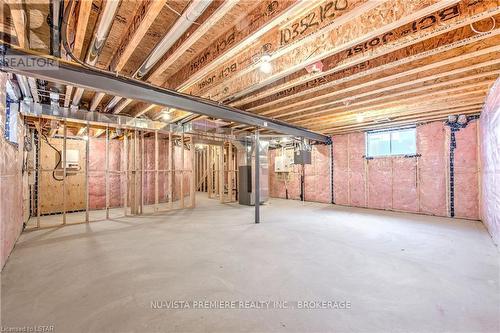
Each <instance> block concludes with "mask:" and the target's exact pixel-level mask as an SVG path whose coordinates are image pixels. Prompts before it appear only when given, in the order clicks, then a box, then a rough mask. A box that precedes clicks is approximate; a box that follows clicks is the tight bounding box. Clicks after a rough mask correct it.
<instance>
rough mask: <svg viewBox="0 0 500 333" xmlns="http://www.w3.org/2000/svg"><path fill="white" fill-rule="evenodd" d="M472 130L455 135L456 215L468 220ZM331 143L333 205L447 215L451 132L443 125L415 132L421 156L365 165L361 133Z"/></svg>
mask: <svg viewBox="0 0 500 333" xmlns="http://www.w3.org/2000/svg"><path fill="white" fill-rule="evenodd" d="M476 128H477V125H476V123H475V122H471V123H470V124H469V125H468V126H467V127H466V128H465V129H462V130H460V131H459V132H457V133H456V134H457V148H456V150H455V189H456V191H455V204H456V207H455V209H456V211H455V212H456V216H457V217H463V218H469V219H477V218H478V207H477V206H478V198H477V194H478V182H477V172H478V171H477V170H478V165H477V142H476V141H477V139H476V137H477V133H476V130H477V129H476ZM332 140H333V164H334V165H333V191H334V201H335V203H336V204H339V205H350V206H359V207H367V208H376V209H386V210H397V211H406V212H414V213H415V212H421V213H424V214H431V215H439V216H447V214H448V212H447V207H446V201H447V190H446V188H447V182H448V178H447V172H448V168H449V163H448V159H449V154H448V152H449V128H447V127H445V126H444V124H443V122H440V121H438V122H433V123H429V124H425V125H421V126H418V127H417V153H419V154H421V156H420V157H411V158H408V157H398V156H394V157H378V158H374V159H369V160H365V159H364V158H363V155H364V154H365V134H364V133H353V134H344V135H335V136H333V138H332ZM365 174H366V178H365ZM365 188H366V190H367V193H365ZM365 194H366V199H367V202H365Z"/></svg>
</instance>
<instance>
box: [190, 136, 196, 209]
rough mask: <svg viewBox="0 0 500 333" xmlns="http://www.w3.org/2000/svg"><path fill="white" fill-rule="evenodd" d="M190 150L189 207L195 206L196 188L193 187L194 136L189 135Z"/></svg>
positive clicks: (194, 166) (194, 169)
mask: <svg viewBox="0 0 500 333" xmlns="http://www.w3.org/2000/svg"><path fill="white" fill-rule="evenodd" d="M190 142H191V151H190V152H189V155H190V159H191V178H190V180H191V182H190V190H189V196H190V199H191V205H190V207H191V208H195V206H196V189H195V177H194V176H195V171H196V165H195V147H194V137H193V136H192V135H191V140H190Z"/></svg>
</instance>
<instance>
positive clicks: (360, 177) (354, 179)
mask: <svg viewBox="0 0 500 333" xmlns="http://www.w3.org/2000/svg"><path fill="white" fill-rule="evenodd" d="M348 148H349V155H348V158H349V198H350V202H349V205H351V206H357V207H366V197H365V182H366V179H365V159H364V158H363V156H364V155H365V133H352V134H348Z"/></svg>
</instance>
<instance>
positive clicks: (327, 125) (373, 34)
mask: <svg viewBox="0 0 500 333" xmlns="http://www.w3.org/2000/svg"><path fill="white" fill-rule="evenodd" d="M189 4H190V1H189V0H179V1H176V2H169V1H166V0H154V1H144V2H122V3H121V4H120V6H119V7H118V9H117V10H116V12H115V13H114V17H112V24H111V26H110V32H109V35H108V36H106V38H103V45H102V46H103V48H102V50H103V51H102V54H100V55H98V56H99V59H98V60H99V61H98V62H97V64H96V66H97V67H99V68H101V69H109V70H111V71H114V72H116V73H118V74H126V75H132V74H133V73H134V72H135V71H136V70H137V69H138V68H139V67H141V64H143V63H144V61H146V60H147V59H148V57H149V56H150V55H151V52H152V51H153V50H154V49H155V48H156V47H157V45H158V43H160V41H161V40H162V39H163V38H164V36H165V34H167V33H168V32H169V30H170V29H171V27H173V26H174V25H175V24H176V22H177V23H179V21H178V20H184V21H183V22H185V20H186V19H187V20H188V21H189V20H190V19H189V17H187V16H183V15H184V14H186V13H185V12H184V11H186V12H187V11H189V10H188V7H189ZM72 7H73V8H72V10H73V12H72V13H69V14H70V15H69V22H64V23H65V24H66V23H67V30H68V32H69V33H68V36H66V37H68V38H69V40H68V42H69V44H70V47H71V48H72V50H73V54H74V56H76V57H77V58H79V59H82V57H83V55H85V54H87V53H88V47H89V45H90V44H91V39H92V38H93V36H94V34H96V33H98V31H97V30H98V29H97V27H98V25H99V22H100V21H102V20H103V15H105V9H106V4H105V3H103V2H101V1H93V2H92V1H82V2H77V3H75V5H74V6H72ZM6 8H7V14H8V20H7V21H6V22H4V30H5V31H9V34H12V33H13V32H15V34H16V36H14V37H15V38H13V41H15V40H16V39H17V40H18V42H19V43H20V44H22V45H21V46H24V47H27V48H28V47H30V46H31V39H30V35H28V31H29V29H28V27H27V26H26V25H27V22H25V21H26V20H25V15H26V13H25V12H26V11H29V10H30V9H33V8H35V7H33V5H32V3H31V2H28V3H26V5H25V6H19V5H18V4H16V3H15V2H12V1H10V0H9V1H7V3H6ZM37 8H39V9H40V10H41V11H44V10H48V9H49V6H48V5H43V6H39V7H37ZM43 14H44V15H47V16H48V14H49V13H48V12H47V13H43ZM198 14H199V15H198ZM106 15H107V14H106ZM188 16H189V14H188ZM197 18H198V19H196V20H193V21H192V22H190V23H189V26H188V27H187V29H185V30H182V32H181V33H179V34H178V35H179V36H176V37H175V38H177V39H176V40H175V41H174V43H173V44H172V46H171V47H170V49H168V50H165V52H164V53H163V54H162V55H161V56H160V57H159V59H158V60H157V61H156V63H155V64H154V65H152V66H151V67H150V69H151V70H150V71H149V72H148V73H147V74H146V75H145V76H144V77H142V78H141V80H143V81H147V82H149V83H152V84H153V85H156V86H163V87H169V88H175V89H178V90H180V91H181V92H184V93H187V94H192V95H196V96H200V97H205V98H209V99H211V100H213V101H215V102H217V103H223V104H226V105H228V106H232V107H237V108H240V109H241V110H245V111H248V112H251V113H254V114H257V115H259V116H266V117H269V118H268V119H270V121H272V122H273V123H274V122H275V120H280V121H284V122H288V123H290V124H292V125H294V126H301V127H305V128H306V129H309V130H314V131H319V132H321V133H322V134H330V133H331V132H332V131H337V133H338V131H343V132H345V131H349V130H356V131H358V130H365V129H368V128H370V126H373V128H378V127H380V126H384V125H383V124H379V123H377V122H378V121H379V118H384V117H386V118H389V119H394V120H395V119H397V120H398V121H399V122H409V121H418V119H420V118H421V119H424V118H425V119H430V118H431V117H432V116H436V117H441V116H442V113H443V112H446V111H451V110H454V109H455V110H461V111H463V112H469V111H470V110H468V109H467V107H468V106H470V107H471V110H474V111H475V110H477V109H478V105H479V104H480V103H481V100H484V96H485V92H486V89H487V88H488V87H489V85H490V84H491V82H492V81H493V80H494V79H495V78H497V77H498V75H499V71H500V61H499V60H498V59H500V46H499V45H500V0H487V1H486V0H482V1H481V0H444V1H443V0H383V1H372V0H325V1H298V0H283V1H281V0H280V1H276V0H259V1H257V2H244V1H242V0H235V1H209V4H208V5H207V6H206V7H205V9H204V11H203V12H202V13H197ZM40 30H43V31H44V34H45V35H47V33H49V32H50V30H51V27H50V26H49V24H48V23H46V22H44V23H43V27H41V28H40ZM45 37H47V36H44V38H45ZM63 51H64V50H63ZM62 57H63V58H65V59H66V58H68V55H67V54H66V53H65V52H62ZM155 59H156V58H155ZM266 62H268V63H269V65H270V68H267V70H263V69H262V68H263V67H265V66H263V65H262V64H263V63H266ZM268 67H269V66H268ZM266 71H267V72H266ZM108 74H109V73H108ZM73 81H76V80H73ZM27 82H28V86H27V87H28V89H26V87H24V92H25V93H27V92H29V95H31V97H33V98H34V99H36V98H38V97H39V101H40V102H45V103H47V100H48V99H47V98H45V94H47V92H49V93H50V92H59V93H60V99H61V102H62V105H64V106H65V107H69V106H70V104H71V101H72V100H73V103H75V101H78V100H80V103H79V105H78V106H80V107H82V106H84V108H85V109H87V108H88V109H90V111H94V110H98V111H99V112H102V111H104V112H111V113H120V114H123V115H128V116H131V117H141V118H151V119H154V120H158V121H163V122H178V121H183V122H184V121H186V120H185V119H186V118H185V117H186V116H188V115H189V113H190V112H196V110H192V109H190V110H182V109H180V108H179V109H172V108H169V109H166V108H165V107H164V106H163V105H164V104H162V103H160V102H159V101H158V100H151V99H144V100H140V99H138V97H133V98H129V99H125V98H123V97H119V96H118V97H115V96H113V95H115V94H118V92H117V91H112V90H106V89H105V88H104V87H103V86H98V85H97V86H96V87H99V88H95V90H100V91H92V90H91V89H89V87H86V88H85V90H86V92H85V93H84V94H82V93H81V92H82V88H81V87H77V86H76V84H75V85H73V84H71V82H66V81H64V82H63V85H62V86H60V84H61V82H58V84H56V83H55V82H48V85H47V86H46V85H45V82H43V81H40V80H38V81H37V80H36V78H27ZM42 85H43V87H42ZM42 88H43V89H42ZM75 90H76V91H77V92H78V93H75ZM152 90H153V91H154V88H153V87H152ZM145 94H146V93H145ZM73 95H75V96H76V97H74V98H73ZM124 95H125V94H124ZM23 97H30V96H23ZM128 97H131V96H128ZM467 99H469V100H467ZM35 101H36V100H35ZM63 101H64V102H63ZM112 101H114V102H116V103H111V102H112ZM151 103H154V104H151ZM167 105H168V104H167ZM108 106H109V107H108ZM74 107H76V105H75V106H74ZM184 107H185V106H184ZM185 108H187V107H185ZM440 110H442V111H440ZM201 113H203V110H200V114H201ZM205 114H206V113H205ZM391 115H392V117H391ZM218 116H219V114H217V115H216V116H215V117H218ZM210 117H214V116H212V115H210V116H209V115H206V116H202V117H201V118H200V117H199V118H198V119H209V120H213V119H210ZM360 119H364V120H362V121H359V120H360ZM230 120H231V121H232V122H229V123H227V124H225V125H223V126H224V127H228V128H230V129H232V130H234V131H235V132H232V134H241V133H243V132H244V131H246V130H249V129H251V130H254V129H255V126H259V127H266V126H265V125H264V124H259V125H255V124H253V123H251V124H253V125H243V124H242V123H238V122H235V120H234V119H230ZM187 121H188V122H189V121H190V120H189V119H188V120H187ZM380 121H383V119H382V120H380ZM69 130H70V129H69ZM269 130H270V129H269V128H267V129H266V128H263V129H262V131H268V132H269ZM104 131H105V129H99V130H96V131H95V132H93V134H91V135H94V136H95V135H97V134H100V135H101V136H102V135H103V133H104ZM53 132H54V133H55V130H54V131H53ZM135 136H136V134H134V135H133V136H132V137H130V140H131V141H130V147H135V145H136V144H137V142H135V140H136V139H133V140H134V141H132V138H135ZM141 142H142V141H141ZM212 154H215V155H217V158H220V156H219V155H220V153H219V152H215V151H212ZM226 154H227V156H228V158H229V157H230V152H229V151H227V153H226ZM215 167H217V166H215ZM226 172H228V171H226ZM219 173H220V170H219V169H218V168H217V171H216V172H215V173H214V175H217V177H218V178H220V177H221V176H220V175H219ZM191 176H194V175H191ZM186 177H187V174H186ZM200 177H202V175H198V174H197V178H200ZM232 177H235V175H233V176H232ZM226 181H227V184H226V185H227V187H225V188H224V191H226V192H225V193H226V194H227V198H226V199H229V198H231V195H232V194H230V193H229V192H228V191H230V189H229V186H231V183H232V180H231V179H229V178H228V179H227V180H226ZM198 182H199V179H198V180H197V181H196V182H195V185H198ZM212 185H214V186H213V190H214V191H215V189H216V187H217V191H218V192H217V193H218V194H219V195H220V193H221V192H220V191H221V190H222V189H221V188H220V179H217V180H216V181H215V180H214V183H213V184H212ZM197 187H198V186H197ZM185 190H186V191H185V192H186V194H187V188H186V189H185Z"/></svg>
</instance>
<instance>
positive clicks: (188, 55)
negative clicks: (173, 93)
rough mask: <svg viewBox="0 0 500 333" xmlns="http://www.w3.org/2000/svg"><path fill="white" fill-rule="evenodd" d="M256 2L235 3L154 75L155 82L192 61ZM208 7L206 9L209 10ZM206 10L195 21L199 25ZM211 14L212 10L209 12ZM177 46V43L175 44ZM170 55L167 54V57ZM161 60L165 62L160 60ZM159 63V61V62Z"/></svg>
mask: <svg viewBox="0 0 500 333" xmlns="http://www.w3.org/2000/svg"><path fill="white" fill-rule="evenodd" d="M221 3H222V1H214V2H213V4H212V5H211V6H210V7H216V6H218V5H220V4H221ZM256 5H258V1H241V2H238V3H236V4H235V5H234V6H233V7H232V8H231V9H230V10H229V11H228V12H227V13H226V14H225V15H224V16H223V17H222V19H220V20H219V21H218V22H217V23H216V24H214V25H213V26H212V27H211V28H210V29H209V30H208V31H207V32H206V33H205V34H204V35H203V36H202V37H201V38H199V39H198V40H197V41H196V42H195V43H194V44H193V45H192V46H191V47H190V48H189V49H188V50H187V51H186V52H185V53H184V54H183V55H182V57H180V58H178V59H177V60H176V61H175V62H174V63H173V64H172V65H171V66H170V67H169V68H167V69H166V70H165V71H164V72H163V73H161V74H159V75H155V77H154V78H155V81H156V80H158V82H165V81H166V80H167V79H168V78H169V77H170V76H172V75H174V74H175V73H177V72H178V71H179V70H180V69H181V68H182V67H184V66H185V65H186V64H187V63H188V62H191V61H192V60H194V58H195V57H196V56H198V55H199V54H200V53H202V51H203V50H204V49H205V48H206V47H208V46H209V45H210V44H212V43H213V42H214V41H215V40H217V38H219V37H220V36H221V35H222V34H224V33H225V32H226V31H228V29H230V27H231V26H232V25H234V23H235V22H240V21H241V20H242V19H243V18H244V17H245V16H246V15H247V13H248V12H249V11H250V10H252V8H254V7H255V6H256ZM210 7H209V8H208V9H210ZM208 9H207V10H206V11H205V12H204V13H203V14H202V16H201V17H199V18H198V20H196V21H197V22H198V23H199V24H203V23H204V22H205V20H207V19H208V18H209V16H207V15H206V13H207V11H208ZM211 12H212V13H213V10H212V11H211ZM176 44H178V43H176ZM168 54H170V53H169V52H167V56H168ZM162 60H165V59H164V58H162ZM159 62H160V63H161V60H160V61H159Z"/></svg>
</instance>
